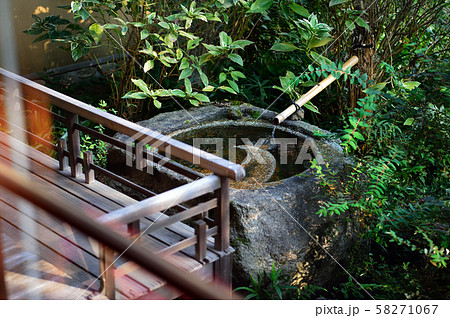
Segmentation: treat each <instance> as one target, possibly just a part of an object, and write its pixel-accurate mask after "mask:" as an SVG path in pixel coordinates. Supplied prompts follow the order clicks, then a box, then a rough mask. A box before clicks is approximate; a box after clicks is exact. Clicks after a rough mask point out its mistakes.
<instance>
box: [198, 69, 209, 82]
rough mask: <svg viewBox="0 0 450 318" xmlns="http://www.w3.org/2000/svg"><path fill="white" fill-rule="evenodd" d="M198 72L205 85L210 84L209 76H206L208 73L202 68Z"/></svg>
mask: <svg viewBox="0 0 450 318" xmlns="http://www.w3.org/2000/svg"><path fill="white" fill-rule="evenodd" d="M198 73H199V74H200V79H201V80H202V83H203V85H205V86H208V84H209V80H208V76H206V74H205V73H203V72H202V71H200V70H199V71H198Z"/></svg>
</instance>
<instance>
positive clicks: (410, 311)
mask: <svg viewBox="0 0 450 318" xmlns="http://www.w3.org/2000/svg"><path fill="white" fill-rule="evenodd" d="M437 308H438V305H377V307H376V314H377V315H381V314H384V315H434V314H435V313H436V310H437Z"/></svg>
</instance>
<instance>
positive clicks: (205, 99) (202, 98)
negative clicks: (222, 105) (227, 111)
mask: <svg viewBox="0 0 450 318" xmlns="http://www.w3.org/2000/svg"><path fill="white" fill-rule="evenodd" d="M194 97H195V98H196V99H197V100H199V101H201V102H203V103H209V102H210V100H209V98H208V96H206V95H204V94H197V95H195V96H194Z"/></svg>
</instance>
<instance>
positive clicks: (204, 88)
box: [25, 0, 253, 119]
mask: <svg viewBox="0 0 450 318" xmlns="http://www.w3.org/2000/svg"><path fill="white" fill-rule="evenodd" d="M63 8H65V9H70V12H71V13H72V14H73V22H70V21H69V20H65V19H60V18H59V17H56V16H48V17H46V18H44V19H41V18H39V17H36V16H35V17H34V18H35V23H34V24H33V25H32V26H31V28H30V29H28V30H26V31H25V33H28V34H30V35H34V36H36V35H39V36H38V37H37V38H36V41H41V40H46V39H50V40H51V41H53V42H59V43H62V44H63V45H64V48H65V49H66V50H69V51H70V52H71V54H72V57H73V59H74V60H78V59H80V58H81V57H82V56H85V55H92V54H94V51H93V49H94V48H96V47H97V46H101V47H104V48H107V49H108V52H111V53H112V54H115V55H116V56H119V58H118V61H117V66H118V71H116V72H114V73H112V74H105V75H106V78H107V79H108V80H109V82H110V85H111V91H112V93H113V95H114V97H113V100H112V101H111V102H112V105H113V106H114V107H115V109H116V110H118V111H119V113H120V114H121V115H122V116H124V117H127V118H130V119H133V118H135V117H136V116H140V115H141V112H142V110H143V109H144V110H145V108H146V107H147V108H148V110H150V109H152V108H161V107H163V106H164V101H169V103H171V104H173V103H174V102H175V103H179V102H180V101H177V100H181V101H183V100H184V101H186V102H189V103H190V104H192V105H194V106H199V105H201V104H202V103H207V102H209V101H210V96H213V95H214V94H216V93H215V92H216V91H217V90H219V91H222V92H225V93H231V94H237V93H238V92H239V91H240V89H239V84H238V82H239V80H240V79H242V78H245V75H244V74H243V73H242V72H240V71H238V70H234V69H233V67H232V66H231V65H233V66H238V67H242V66H243V65H244V61H243V58H242V56H241V55H240V52H242V51H243V50H244V49H245V48H246V47H247V46H249V45H251V44H252V43H253V42H252V41H250V40H246V39H236V37H238V38H239V37H240V36H241V35H242V33H243V30H242V31H238V32H236V31H235V29H233V28H232V27H231V25H229V24H228V23H236V22H238V21H230V17H229V16H228V14H227V12H228V11H229V10H228V8H229V6H226V5H225V3H222V4H221V3H220V2H217V3H214V1H209V2H208V1H203V2H202V4H201V5H199V4H197V2H195V1H189V2H188V4H187V5H186V6H185V5H184V4H180V5H178V3H176V2H169V3H168V4H167V5H162V4H159V3H154V2H148V1H140V0H132V1H110V0H108V1H106V0H103V1H72V2H71V3H70V5H66V6H63ZM234 10H237V11H241V12H245V11H246V10H247V9H246V7H245V5H243V4H242V5H241V4H235V5H234ZM237 19H238V18H237ZM240 19H241V20H242V21H239V22H242V23H244V25H245V24H246V23H248V21H247V20H249V18H247V17H246V16H245V15H243V16H242V18H240ZM224 22H225V23H224ZM227 67H228V68H227ZM223 70H228V71H226V73H223ZM222 74H226V75H227V76H230V78H228V79H227V80H226V82H225V83H219V75H222ZM148 101H149V102H148Z"/></svg>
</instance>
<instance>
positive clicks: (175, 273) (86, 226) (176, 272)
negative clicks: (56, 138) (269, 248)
mask: <svg viewBox="0 0 450 318" xmlns="http://www.w3.org/2000/svg"><path fill="white" fill-rule="evenodd" d="M0 186H3V187H5V188H6V189H8V190H9V191H11V192H13V193H15V194H17V195H19V196H21V197H23V198H25V199H26V200H27V201H29V202H31V203H33V204H34V205H36V206H37V207H39V208H41V209H42V210H44V211H46V212H48V213H50V214H51V215H53V216H55V217H57V218H59V219H61V220H62V221H64V222H66V223H68V224H70V225H72V226H74V227H76V228H77V229H79V230H81V231H82V232H84V233H85V234H87V235H88V236H90V237H92V238H94V239H96V240H97V241H99V242H100V243H102V244H104V245H105V246H108V247H110V248H111V249H113V250H115V251H117V252H118V253H121V254H123V256H124V257H127V258H128V259H130V260H132V261H133V262H135V263H137V264H139V265H141V266H142V267H143V268H145V269H147V270H149V271H151V272H153V273H155V274H156V275H158V276H159V277H161V278H163V279H165V280H167V282H169V283H170V284H172V285H173V286H175V287H176V288H179V289H180V290H182V291H184V292H186V293H187V294H189V295H192V296H194V297H197V298H200V299H231V293H230V291H229V290H226V289H223V288H219V287H217V286H214V285H211V284H206V283H203V282H201V281H199V280H196V279H194V278H193V277H190V276H189V274H187V273H186V272H184V271H182V270H180V269H178V268H177V267H175V266H174V265H172V264H171V263H170V262H167V261H164V260H163V259H161V258H160V257H157V256H156V255H155V254H154V253H153V252H151V251H149V250H148V249H147V248H145V247H144V246H142V244H141V243H140V242H132V241H131V240H130V239H127V238H126V237H123V236H121V235H120V233H117V232H115V231H113V230H112V229H110V228H108V227H106V226H104V225H103V224H101V223H99V222H96V221H94V220H92V219H91V218H89V217H87V216H86V215H84V214H82V213H77V207H76V206H71V204H70V203H67V202H65V201H63V200H62V199H60V198H55V197H50V196H48V195H47V193H45V192H43V191H42V190H40V188H39V186H36V185H35V184H33V183H30V181H29V180H28V179H27V178H26V177H24V176H23V175H22V174H20V173H18V172H16V171H15V170H14V169H12V168H11V167H9V166H6V165H5V164H3V163H0ZM0 251H1V249H0ZM0 259H1V252H0ZM0 269H1V266H0ZM0 274H3V272H1V273H0ZM0 276H1V275H0ZM0 282H1V280H0ZM1 287H3V288H1ZM4 291H5V288H4V286H1V285H0V299H2V298H1V297H3V298H4V299H6V293H4Z"/></svg>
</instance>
